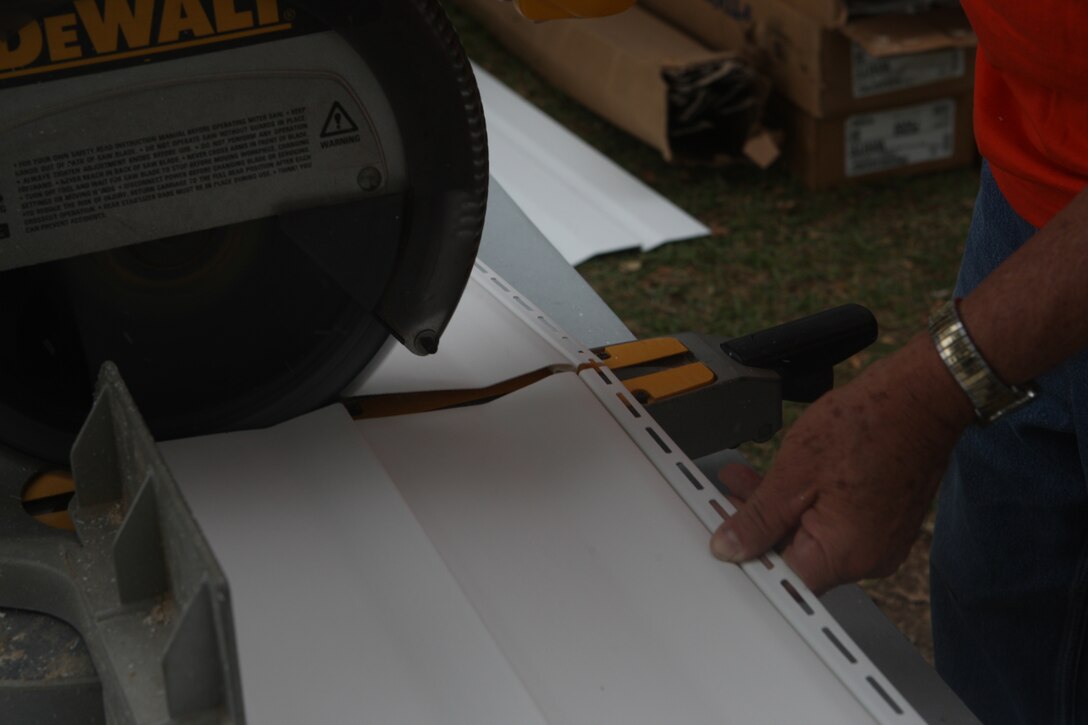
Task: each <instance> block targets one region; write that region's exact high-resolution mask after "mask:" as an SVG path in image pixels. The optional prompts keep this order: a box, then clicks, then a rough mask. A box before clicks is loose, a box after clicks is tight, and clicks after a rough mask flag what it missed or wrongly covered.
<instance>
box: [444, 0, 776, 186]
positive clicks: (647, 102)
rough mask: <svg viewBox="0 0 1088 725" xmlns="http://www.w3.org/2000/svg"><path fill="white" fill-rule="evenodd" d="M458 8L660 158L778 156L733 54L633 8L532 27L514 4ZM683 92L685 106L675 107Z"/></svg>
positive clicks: (763, 160)
mask: <svg viewBox="0 0 1088 725" xmlns="http://www.w3.org/2000/svg"><path fill="white" fill-rule="evenodd" d="M458 2H459V4H460V5H462V6H463V7H464V8H465V9H466V10H468V11H469V12H471V13H472V14H473V15H474V16H475V17H476V18H477V19H479V20H480V22H482V23H483V24H484V25H485V26H486V27H487V28H488V29H489V30H490V31H491V32H492V33H493V34H494V35H495V36H496V37H497V38H498V39H499V40H500V41H501V42H502V43H503V44H504V45H505V46H506V47H507V48H509V49H510V51H511V52H512V53H514V54H515V55H518V56H520V57H521V58H523V59H524V60H525V61H526V62H527V63H529V65H531V66H532V67H533V69H534V70H536V71H537V72H538V73H539V74H540V75H541V76H543V77H544V79H545V80H547V81H548V82H549V83H551V84H552V85H553V86H555V87H556V88H559V89H560V90H562V91H564V92H566V93H567V94H568V95H570V96H572V97H573V98H575V99H576V100H578V101H579V102H581V103H582V104H583V105H585V106H587V107H588V108H590V109H591V110H593V111H595V112H596V113H598V114H599V115H601V116H603V117H605V118H606V119H608V120H609V121H611V122H612V123H614V124H615V125H617V126H619V127H620V128H622V129H624V130H625V131H627V132H628V133H630V134H632V135H633V136H636V137H638V138H640V139H642V140H643V141H645V142H646V143H648V144H650V145H651V146H653V147H654V148H656V149H658V150H660V151H661V153H662V154H663V155H664V157H665V158H666V159H667V160H670V161H671V160H674V159H679V160H686V161H695V162H716V161H726V160H728V159H731V158H736V157H739V156H741V155H742V154H743V155H747V156H748V157H749V158H751V159H752V160H753V161H755V162H756V163H759V164H760V165H768V164H770V163H771V162H773V161H774V159H775V158H777V155H778V154H777V149H776V147H775V148H771V147H768V144H769V143H770V142H769V141H768V138H769V137H768V136H767V135H766V132H762V131H761V130H760V128H759V125H758V124H759V121H760V120H761V118H762V116H763V108H764V103H765V101H766V98H767V95H768V93H769V90H770V82H769V81H768V80H767V79H766V78H765V77H763V76H762V75H761V74H759V73H758V72H756V71H755V70H754V68H753V67H752V65H751V64H750V63H748V62H746V61H744V60H743V59H741V58H740V57H738V54H737V53H735V52H723V51H712V50H709V49H707V48H706V47H705V46H704V45H702V44H701V43H699V42H697V41H695V40H693V39H692V38H691V37H689V36H688V35H687V34H686V33H684V32H681V31H680V30H678V29H676V28H674V27H673V26H672V25H670V24H669V23H667V22H665V21H663V20H661V19H660V18H658V17H656V16H655V15H653V14H652V13H650V12H648V11H646V10H643V9H642V8H640V7H637V6H636V7H634V8H632V9H631V10H629V11H627V12H625V13H623V14H622V15H617V16H614V17H610V18H603V19H597V20H574V21H554V22H549V23H540V24H534V23H531V22H528V21H526V20H525V19H524V18H523V17H521V16H520V15H519V14H518V12H517V11H516V10H515V8H514V7H513V6H512V4H511V3H502V2H496V1H495V0H458ZM685 93H686V94H689V95H690V96H691V103H690V104H689V105H688V106H687V107H684V106H683V101H682V100H678V96H683V95H684V94H685Z"/></svg>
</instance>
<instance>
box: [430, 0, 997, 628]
mask: <svg viewBox="0 0 1088 725" xmlns="http://www.w3.org/2000/svg"><path fill="white" fill-rule="evenodd" d="M447 9H448V10H449V12H450V15H451V17H452V19H453V20H454V23H455V25H456V26H457V27H458V29H459V32H460V33H461V36H462V41H463V42H464V44H465V46H466V48H467V49H468V52H469V55H470V56H471V57H472V58H473V59H474V60H475V61H476V62H477V63H479V64H480V65H481V66H483V67H484V68H486V69H487V70H488V71H490V72H491V73H492V74H494V75H495V76H497V77H498V78H499V79H500V80H502V81H503V82H505V83H506V84H507V85H509V86H510V87H512V88H513V89H514V90H515V91H517V92H518V93H520V94H521V95H522V96H524V97H526V98H527V99H529V100H530V101H532V102H533V103H534V104H536V105H537V106H538V107H540V108H541V109H542V110H544V111H545V112H546V113H548V114H549V115H551V116H552V117H553V118H555V119H556V120H558V121H559V122H560V123H562V124H563V125H564V126H566V127H567V128H569V129H570V130H571V131H573V132H574V133H576V134H577V135H579V136H580V137H582V138H583V139H585V140H586V141H587V142H588V143H590V144H591V145H593V146H594V147H596V148H597V149H598V150H600V151H601V152H603V153H604V154H606V155H607V156H609V157H610V158H612V159H613V160H615V161H616V162H617V163H619V164H620V165H621V166H622V167H624V168H625V169H627V170H628V171H629V172H630V173H632V174H634V175H635V176H636V177H638V178H640V179H641V180H643V181H644V182H646V183H647V184H649V185H650V186H651V187H653V188H654V189H656V190H657V191H658V192H660V193H661V194H663V195H664V196H666V197H668V198H669V199H671V200H672V201H673V202H674V203H676V204H677V205H678V206H680V207H681V208H683V209H685V210H686V211H688V212H689V213H691V214H693V215H695V216H696V217H698V218H699V219H700V220H701V221H703V222H704V223H705V224H706V225H707V226H709V227H710V228H711V230H712V231H713V234H712V236H710V237H707V238H705V239H700V240H696V241H690V242H683V243H679V244H673V245H668V246H665V247H663V248H660V249H658V250H656V251H654V252H651V253H648V254H642V253H636V252H630V253H619V254H613V255H608V256H605V257H601V258H598V259H595V260H592V261H590V262H588V263H586V264H584V265H582V266H581V267H579V271H580V272H581V273H582V275H583V276H584V277H585V278H586V279H587V280H588V281H589V283H590V284H591V285H592V286H593V287H594V288H595V289H596V290H597V292H598V293H599V294H600V295H601V297H602V298H604V300H605V301H606V302H607V303H608V304H609V305H610V306H611V307H612V309H613V310H615V311H616V313H617V314H618V315H619V316H620V317H621V318H622V319H623V320H624V321H625V322H626V323H627V325H628V326H629V327H630V328H631V329H632V330H633V331H634V332H635V333H636V335H638V336H640V337H646V336H653V335H661V334H667V333H670V332H677V331H681V330H697V331H700V332H707V333H715V334H719V335H722V336H735V335H740V334H743V333H746V332H752V331H755V330H759V329H763V328H765V327H768V326H771V325H775V324H778V323H780V322H784V321H787V320H790V319H794V318H797V317H800V316H803V315H806V314H810V313H813V312H817V311H819V310H822V309H825V308H828V307H833V306H836V305H840V304H845V303H848V302H856V303H859V304H862V305H865V306H866V307H868V308H870V309H871V310H872V311H873V312H874V314H875V315H876V317H877V320H878V321H879V323H880V328H881V332H880V337H879V340H878V342H877V343H876V344H875V345H873V347H871V348H870V349H869V350H867V351H865V352H864V353H862V354H860V355H858V356H856V357H855V358H853V359H851V360H850V361H848V363H846V364H844V365H842V366H840V370H839V371H837V378H838V379H839V380H840V381H845V380H848V379H849V378H851V377H853V376H854V375H856V374H857V373H858V372H859V371H861V370H862V369H864V367H865V366H866V365H867V364H868V363H870V362H871V361H872V360H874V359H877V358H879V357H880V356H883V355H886V354H888V353H889V352H891V351H892V350H894V349H896V348H897V347H898V346H900V345H901V344H903V343H904V342H906V340H907V339H909V338H910V337H911V336H912V335H913V334H914V333H915V332H917V331H918V330H921V329H923V328H924V326H925V322H926V319H927V317H928V315H929V313H930V312H931V311H932V309H933V308H934V307H936V306H937V305H938V304H939V303H941V302H942V301H944V300H947V299H948V297H949V296H950V295H951V290H952V287H953V285H954V283H955V275H956V270H957V266H958V263H959V258H960V255H961V254H962V252H963V241H964V239H965V236H966V232H967V227H968V224H969V222H970V216H971V209H972V207H973V204H974V196H975V192H976V190H977V186H978V173H977V171H976V170H975V169H971V168H969V169H960V170H954V171H947V172H940V173H931V174H927V175H924V176H918V177H913V178H896V179H889V180H884V181H879V182H872V183H865V184H855V185H851V186H845V187H841V188H839V189H834V190H830V191H822V192H811V191H807V190H805V189H804V188H803V187H802V186H801V185H800V184H799V183H798V182H797V181H795V180H794V179H792V178H791V177H790V176H789V174H788V173H787V172H786V171H785V170H783V169H781V168H777V167H775V168H772V169H771V170H769V171H760V170H758V169H755V168H754V167H751V166H748V165H743V164H737V165H735V166H730V167H726V168H717V169H714V168H702V167H677V166H672V165H669V164H666V163H665V162H664V161H663V160H662V159H661V157H660V155H659V154H658V153H657V152H656V151H654V150H652V149H650V148H649V147H647V146H644V145H643V144H642V143H640V142H639V141H637V140H636V139H634V138H632V137H630V136H628V135H627V134H625V133H624V132H622V131H620V130H618V129H616V128H615V127H614V126H612V125H610V124H609V123H608V122H606V121H604V120H602V119H600V118H598V117H597V116H595V115H594V114H592V113H590V112H588V111H586V110H585V109H584V108H582V107H581V106H579V105H578V104H576V103H574V102H572V101H571V100H570V99H568V98H567V97H566V96H564V95H563V94H562V93H560V92H558V91H556V90H554V89H553V88H551V87H550V86H548V85H547V84H546V83H544V82H543V81H542V80H541V79H540V78H539V77H538V76H537V75H536V74H534V73H533V71H532V70H531V69H529V68H528V67H526V66H525V65H524V64H523V63H522V62H521V61H519V60H518V59H516V58H515V57H513V56H511V55H510V54H509V53H508V52H506V50H505V49H504V48H503V47H502V46H501V45H499V44H498V43H497V42H496V41H495V40H494V39H493V38H491V37H490V36H489V35H488V34H487V32H486V31H484V30H483V29H482V28H481V27H480V26H479V25H478V24H476V23H475V22H474V21H473V20H472V19H471V18H470V17H468V16H467V15H465V14H464V13H463V12H462V11H460V10H459V9H458V8H456V7H450V6H449V5H448V4H447ZM587 72H592V71H587ZM800 410H801V407H800V406H795V405H792V404H791V405H788V406H787V410H786V420H787V425H788V424H789V422H792V420H794V419H796V417H797V415H798V414H799V413H800ZM780 440H781V434H779V435H778V436H776V437H775V439H773V440H772V441H770V442H769V443H766V444H762V445H756V444H749V445H747V446H745V448H744V451H745V453H746V454H747V455H748V456H749V458H750V459H751V460H752V461H753V462H754V463H755V465H756V466H757V467H762V468H765V467H766V466H767V465H768V464H769V463H770V461H771V459H772V458H773V454H774V451H775V450H776V449H777V446H778V443H779V441H780ZM916 548H917V547H916ZM921 556H922V557H923V559H924V556H925V554H924V551H923V553H922V554H921ZM922 563H923V565H924V563H925V562H924V561H923V562H922ZM909 574H910V575H911V576H910V583H909V585H908V584H904V583H903V582H899V583H896V582H894V581H893V582H892V584H893V585H894V586H895V587H896V590H897V591H903V593H904V596H905V597H906V598H907V599H910V600H912V601H913V600H915V599H918V598H919V596H920V594H919V592H918V591H917V590H918V588H919V587H924V580H925V577H924V576H921V577H920V576H919V574H918V572H917V571H913V572H909ZM918 582H922V583H921V584H919V583H918ZM905 586H906V587H909V590H906V591H904V590H903V588H904V587H905ZM925 596H928V593H926V594H925ZM877 598H878V597H877ZM878 603H880V600H879V598H878ZM915 603H917V602H915ZM885 604H887V603H885ZM885 609H886V611H888V607H887V606H886V607H885ZM889 614H891V612H889ZM909 616H914V615H909ZM893 619H896V616H893ZM897 623H899V624H900V626H901V627H903V628H904V630H905V631H907V630H909V629H910V627H904V624H903V622H901V621H900V620H898V619H897ZM907 624H910V623H907ZM926 626H927V627H928V623H926ZM907 633H908V635H909V636H911V638H912V639H915V641H916V643H918V644H920V645H922V648H923V649H925V644H926V643H925V642H918V638H919V637H921V636H922V635H920V634H911V632H909V631H908V632H907Z"/></svg>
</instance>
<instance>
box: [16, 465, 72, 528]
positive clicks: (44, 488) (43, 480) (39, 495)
mask: <svg viewBox="0 0 1088 725" xmlns="http://www.w3.org/2000/svg"><path fill="white" fill-rule="evenodd" d="M75 490H76V482H75V479H74V478H72V474H71V473H68V472H67V471H53V472H51V473H45V474H42V475H41V476H38V477H37V478H36V479H34V480H33V481H32V482H31V483H30V485H29V486H27V487H26V489H25V490H24V491H23V501H24V502H25V503H30V502H33V501H41V500H43V499H47V498H53V497H54V496H62V495H64V494H67V493H73V492H74V491H75ZM34 518H35V519H37V520H38V521H40V522H42V523H43V524H45V525H46V526H50V527H52V528H54V529H63V530H65V531H75V530H76V525H75V523H74V522H73V521H72V517H71V516H69V515H68V512H67V511H52V512H49V513H42V514H38V515H37V516H35V517H34Z"/></svg>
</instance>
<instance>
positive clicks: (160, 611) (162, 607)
mask: <svg viewBox="0 0 1088 725" xmlns="http://www.w3.org/2000/svg"><path fill="white" fill-rule="evenodd" d="M173 616H174V598H173V597H171V596H170V595H169V594H164V595H163V596H161V597H159V599H158V601H156V603H155V606H153V607H151V611H150V612H148V614H147V616H146V617H144V619H143V623H144V624H145V625H147V626H148V627H151V629H153V630H154V629H156V628H157V627H161V626H163V625H164V624H166V623H167V622H169V621H170V620H171V619H172V618H173Z"/></svg>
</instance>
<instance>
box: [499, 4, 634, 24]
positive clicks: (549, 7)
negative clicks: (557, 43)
mask: <svg viewBox="0 0 1088 725" xmlns="http://www.w3.org/2000/svg"><path fill="white" fill-rule="evenodd" d="M634 4H635V0H517V6H518V10H520V11H521V14H522V15H524V16H525V17H527V18H529V19H530V20H538V21H539V20H564V19H568V18H603V17H605V16H606V15H616V14H617V13H622V12H623V11H625V10H627V9H628V8H630V7H631V6H632V5H634Z"/></svg>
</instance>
